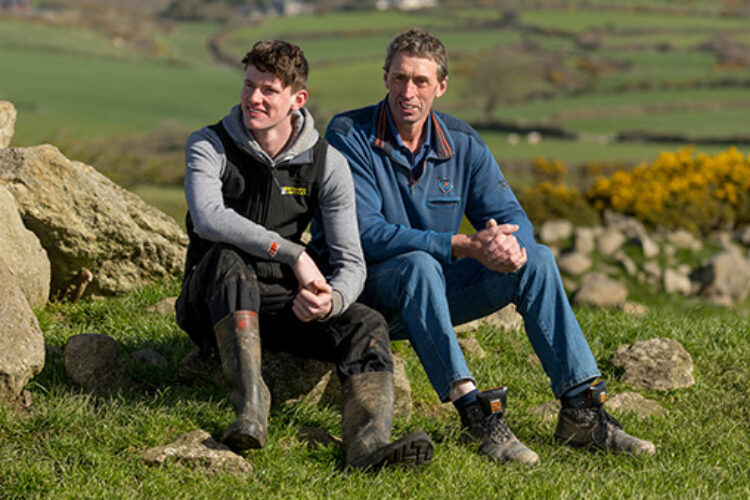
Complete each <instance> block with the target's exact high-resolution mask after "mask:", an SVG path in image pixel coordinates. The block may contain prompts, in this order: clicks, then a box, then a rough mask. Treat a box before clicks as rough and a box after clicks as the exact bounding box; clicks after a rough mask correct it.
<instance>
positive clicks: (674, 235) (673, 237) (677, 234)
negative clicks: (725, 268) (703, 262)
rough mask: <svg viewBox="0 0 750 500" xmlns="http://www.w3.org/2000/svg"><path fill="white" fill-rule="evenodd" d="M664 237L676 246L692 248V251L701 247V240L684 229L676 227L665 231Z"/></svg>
mask: <svg viewBox="0 0 750 500" xmlns="http://www.w3.org/2000/svg"><path fill="white" fill-rule="evenodd" d="M666 239H667V241H668V242H669V243H671V244H672V245H674V246H675V247H677V248H683V249H687V250H692V251H694V252H697V251H699V250H702V249H703V242H702V241H701V240H699V239H697V238H696V237H695V236H693V233H691V232H690V231H688V230H686V229H678V230H676V231H672V232H670V233H667V235H666Z"/></svg>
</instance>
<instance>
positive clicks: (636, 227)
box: [604, 210, 648, 241]
mask: <svg viewBox="0 0 750 500" xmlns="http://www.w3.org/2000/svg"><path fill="white" fill-rule="evenodd" d="M604 225H605V226H606V227H607V228H608V229H616V230H617V231H620V232H621V233H622V234H623V235H624V236H625V237H626V238H627V239H629V240H638V241H640V239H641V238H642V237H644V236H646V235H647V234H648V233H647V231H646V228H645V227H644V226H643V224H641V223H640V222H639V221H638V220H637V219H635V218H633V217H628V216H627V215H622V214H620V213H618V212H613V211H611V210H606V211H605V212H604Z"/></svg>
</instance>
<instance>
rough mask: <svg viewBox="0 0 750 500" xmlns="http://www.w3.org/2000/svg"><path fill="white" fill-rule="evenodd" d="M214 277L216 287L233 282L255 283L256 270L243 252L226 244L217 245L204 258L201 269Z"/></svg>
mask: <svg viewBox="0 0 750 500" xmlns="http://www.w3.org/2000/svg"><path fill="white" fill-rule="evenodd" d="M204 264H205V265H206V267H208V268H209V269H205V272H207V273H208V274H210V275H212V276H213V280H212V281H213V282H214V284H215V285H217V284H221V283H225V282H227V281H232V280H237V279H239V280H243V281H250V282H252V281H255V279H256V275H255V270H254V269H253V267H252V266H251V265H250V262H248V258H247V256H246V255H244V254H243V253H242V251H241V250H239V249H237V248H235V247H233V246H231V245H226V244H217V245H214V247H213V248H212V249H211V250H210V251H209V252H208V253H207V254H206V255H205V256H204V258H203V259H202V260H201V263H200V265H199V267H201V266H203V265H204Z"/></svg>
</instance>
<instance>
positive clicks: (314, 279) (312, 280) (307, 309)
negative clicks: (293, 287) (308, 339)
mask: <svg viewBox="0 0 750 500" xmlns="http://www.w3.org/2000/svg"><path fill="white" fill-rule="evenodd" d="M293 270H294V275H295V276H296V277H297V281H298V282H299V288H300V289H299V292H298V293H297V296H296V297H295V298H294V302H293V303H292V311H293V312H294V315H295V316H297V318H299V320H300V321H312V320H316V319H323V318H325V317H326V316H327V315H328V313H329V312H331V307H333V297H332V295H331V294H332V293H333V289H332V288H331V286H330V285H329V284H328V283H327V282H326V279H325V277H324V276H323V274H322V273H321V272H320V269H318V266H317V265H316V264H315V261H313V260H312V258H311V257H310V256H309V255H308V254H307V252H302V254H301V255H300V256H299V259H297V263H296V264H295V265H294V268H293Z"/></svg>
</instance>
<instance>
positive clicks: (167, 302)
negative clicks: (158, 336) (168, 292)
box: [148, 297, 177, 316]
mask: <svg viewBox="0 0 750 500" xmlns="http://www.w3.org/2000/svg"><path fill="white" fill-rule="evenodd" d="M175 302H177V297H167V298H166V299H162V300H160V301H159V302H157V303H156V304H154V305H152V306H151V307H149V308H148V310H149V311H151V312H156V313H159V314H161V315H162V316H169V315H172V314H174V305H175Z"/></svg>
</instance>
